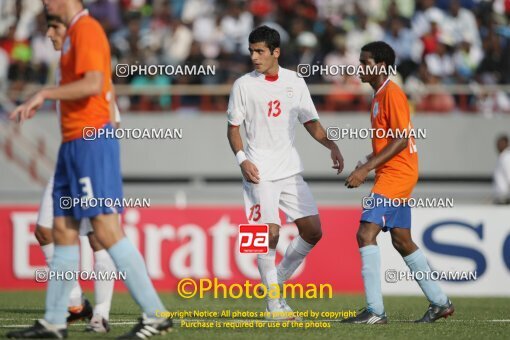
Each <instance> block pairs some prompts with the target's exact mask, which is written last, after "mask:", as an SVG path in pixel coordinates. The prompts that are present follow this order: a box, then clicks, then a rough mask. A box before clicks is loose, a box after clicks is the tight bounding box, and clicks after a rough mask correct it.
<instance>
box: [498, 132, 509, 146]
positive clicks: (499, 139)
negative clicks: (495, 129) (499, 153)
mask: <svg viewBox="0 0 510 340" xmlns="http://www.w3.org/2000/svg"><path fill="white" fill-rule="evenodd" d="M497 141H498V142H499V141H503V142H505V143H507V144H508V135H505V134H501V135H499V136H498V138H497Z"/></svg>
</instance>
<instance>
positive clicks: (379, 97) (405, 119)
mask: <svg viewBox="0 0 510 340" xmlns="http://www.w3.org/2000/svg"><path fill="white" fill-rule="evenodd" d="M370 120H371V122H372V128H373V129H375V130H374V131H382V130H384V131H386V133H385V134H384V136H382V135H383V134H382V133H381V134H380V133H376V134H374V137H373V139H372V149H373V153H374V155H377V154H378V153H379V152H381V150H382V149H383V148H384V147H385V146H386V145H387V144H389V143H390V142H391V140H392V137H393V136H395V137H396V136H397V134H398V133H400V134H405V133H407V132H408V131H409V130H410V129H412V128H413V127H412V124H411V117H410V113H409V104H408V103H407V97H406V95H405V93H404V92H403V91H402V90H401V89H400V87H399V86H398V85H397V84H395V83H394V82H392V81H390V80H387V81H386V82H385V83H384V84H383V85H382V87H381V88H380V89H379V90H378V91H377V93H376V94H375V96H374V99H373V100H372V106H371V110H370ZM389 130H391V131H390V132H388V131H389ZM381 136H382V137H384V138H377V137H381ZM408 136H409V135H408ZM375 174H376V175H375V184H374V188H373V189H372V192H374V193H376V194H380V195H383V196H386V197H388V198H409V197H410V196H411V192H412V191H413V189H414V187H415V185H416V182H417V181H418V152H417V149H416V142H415V140H414V138H413V137H412V136H410V138H409V144H408V146H407V148H406V149H404V150H402V151H401V152H400V153H399V154H397V155H395V156H394V157H393V158H392V159H390V160H389V161H387V162H386V163H385V164H383V165H381V166H380V167H378V168H377V169H376V170H375Z"/></svg>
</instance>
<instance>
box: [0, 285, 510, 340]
mask: <svg viewBox="0 0 510 340" xmlns="http://www.w3.org/2000/svg"><path fill="white" fill-rule="evenodd" d="M86 295H87V296H88V297H89V299H90V300H91V302H92V300H93V294H92V293H91V292H87V293H86ZM160 296H161V298H162V299H163V302H164V304H165V305H166V306H167V308H168V311H189V312H192V313H193V312H194V311H217V312H219V313H221V312H222V311H227V310H230V311H232V312H234V311H241V312H244V311H253V312H260V311H262V310H263V309H264V308H265V304H264V302H263V301H260V300H257V299H238V300H233V299H214V298H212V297H211V296H206V297H205V298H203V299H199V298H192V299H183V298H181V297H179V296H177V295H175V294H169V293H162V294H160ZM44 297H45V292H43V291H37V292H35V291H34V292H30V291H29V292H15V291H10V292H0V337H2V336H3V335H4V334H5V333H6V332H8V331H10V330H12V329H17V328H20V327H24V326H25V325H26V326H28V325H32V324H33V321H34V320H35V319H37V318H41V317H42V316H43V313H44V310H43V309H44ZM452 301H453V303H454V304H455V308H456V311H455V314H454V315H453V317H450V318H448V319H447V320H445V319H441V320H439V321H437V322H436V323H435V324H427V325H421V324H420V325H417V324H413V323H412V322H411V321H412V320H414V319H417V318H419V317H421V316H422V315H423V313H424V312H425V310H426V308H427V306H428V304H427V301H426V300H425V298H423V297H398V296H388V297H385V299H384V302H385V307H386V312H387V314H388V318H389V324H388V325H345V324H341V323H339V322H338V321H339V320H340V319H337V320H333V321H331V322H328V323H327V324H328V325H329V327H330V328H317V327H314V326H313V325H312V324H309V325H312V326H313V327H312V328H308V329H306V330H305V329H303V328H300V327H296V326H297V324H296V325H295V326H294V327H287V328H282V324H280V327H278V328H273V327H271V328H270V327H269V324H268V323H266V322H264V325H263V326H261V327H259V328H253V327H250V328H237V329H231V328H216V327H215V328H212V329H204V328H198V329H197V328H187V327H183V325H182V319H178V320H176V321H177V322H176V327H175V329H174V331H173V332H171V333H169V334H167V335H165V336H160V337H157V338H159V339H208V340H211V339H232V340H234V339H268V340H276V339H292V338H294V339H295V338H296V337H299V338H306V339H319V338H322V339H325V338H329V339H340V338H343V339H352V338H355V339H374V338H375V339H436V338H438V339H444V338H447V339H504V338H507V339H508V338H509V337H510V307H509V306H510V298H465V297H463V298H460V297H459V298H455V297H453V298H452ZM288 302H289V305H290V306H291V307H293V309H294V310H295V311H303V312H304V311H307V310H308V311H310V310H311V311H314V312H334V311H337V312H338V311H347V310H357V309H358V308H359V307H362V306H363V302H364V297H363V296H361V295H335V296H334V297H333V298H331V299H317V300H305V299H303V300H288ZM139 315H140V312H139V309H138V307H137V306H136V304H135V303H134V302H133V300H131V298H130V296H129V295H128V294H127V293H115V295H114V298H113V304H112V311H111V316H110V323H111V327H112V331H111V332H110V333H108V334H106V335H104V334H89V333H85V332H83V330H84V328H85V323H84V322H79V323H76V324H73V325H71V326H70V327H69V337H70V338H83V339H94V338H95V339H103V338H115V337H116V336H118V335H120V334H122V333H124V332H126V331H127V330H129V329H130V328H131V327H132V325H133V323H134V322H135V321H136V319H137V318H138V317H139ZM187 319H188V321H189V320H204V321H213V322H217V324H223V325H224V326H226V325H227V324H230V325H231V324H232V322H233V319H232V318H229V317H223V318H212V319H206V318H200V317H190V318H187ZM322 319H323V318H322ZM235 320H240V322H241V324H242V323H244V325H246V322H252V321H254V320H255V319H253V318H250V319H240V318H236V319H235ZM320 320H321V318H320V317H319V318H318V319H314V320H311V319H304V320H303V322H304V323H306V322H310V321H315V322H317V321H320ZM328 320H332V319H331V318H329V319H328ZM258 321H263V319H259V320H258ZM215 324H216V323H215ZM258 324H259V325H260V324H261V323H260V322H259V323H258ZM273 326H274V324H273ZM315 326H317V324H315Z"/></svg>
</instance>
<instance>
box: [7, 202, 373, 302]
mask: <svg viewBox="0 0 510 340" xmlns="http://www.w3.org/2000/svg"><path fill="white" fill-rule="evenodd" d="M360 213H361V211H360V208H332V207H322V208H320V216H321V221H322V226H323V234H324V235H323V238H322V240H321V241H320V243H319V245H318V247H317V248H316V249H314V250H313V251H312V252H311V253H310V255H309V256H308V257H307V259H306V261H305V262H304V264H303V265H302V267H301V268H299V269H298V271H297V272H296V274H295V276H294V278H293V280H292V281H290V282H296V283H302V284H306V283H314V284H331V285H332V287H333V290H334V291H335V292H362V291H363V283H362V280H361V274H360V258H359V255H358V250H357V245H356V240H355V234H356V230H357V226H358V220H359V217H360ZM36 217H37V207H36V206H26V205H19V206H0V232H1V234H2V238H1V239H0V251H1V256H0V265H1V268H2V271H1V273H2V274H1V275H0V290H13V289H27V290H28V289H45V288H46V284H45V283H38V282H36V281H35V271H36V270H37V269H41V268H44V265H45V263H44V257H43V254H42V251H41V250H40V248H39V246H38V244H37V241H36V239H35V236H34V235H33V231H34V228H35V222H36ZM282 221H284V219H283V216H282ZM245 222H246V217H245V215H244V211H243V209H242V208H241V207H235V206H230V207H228V206H227V207H210V206H203V207H192V208H187V209H177V208H174V207H166V206H158V207H151V208H150V209H128V210H127V211H126V212H125V214H124V215H123V226H124V230H125V231H126V233H127V234H128V236H129V237H130V238H131V240H132V241H133V242H134V243H135V245H136V246H137V247H138V249H140V252H141V253H142V255H143V257H144V258H145V261H146V264H147V269H148V271H149V274H150V276H151V278H152V280H153V282H154V285H155V286H156V288H157V289H158V290H162V291H175V289H176V286H177V282H178V281H179V280H180V279H181V278H185V277H193V278H218V280H219V281H220V282H222V283H225V284H232V283H244V282H245V280H246V279H249V280H250V282H252V283H253V284H255V283H258V282H259V278H258V277H259V275H258V271H257V265H256V260H255V259H256V254H240V253H239V247H238V244H237V242H238V241H237V240H238V225H239V224H241V223H245ZM296 234H297V229H296V227H295V226H294V225H285V226H284V227H283V228H282V231H281V236H280V243H279V247H278V257H277V261H279V260H280V259H281V255H282V254H283V253H284V251H285V248H286V246H287V244H288V243H289V242H290V241H291V240H292V238H293V237H294V236H295V235H296ZM91 258H92V256H91V250H90V249H89V247H88V246H86V247H82V263H81V270H83V271H90V270H92V265H91V264H92V261H91ZM82 284H83V287H84V288H85V289H89V290H90V289H92V287H93V282H92V281H85V282H82ZM117 286H118V287H117ZM117 286H116V287H117V288H119V289H122V290H123V289H125V287H124V285H123V284H122V283H120V282H118V283H117Z"/></svg>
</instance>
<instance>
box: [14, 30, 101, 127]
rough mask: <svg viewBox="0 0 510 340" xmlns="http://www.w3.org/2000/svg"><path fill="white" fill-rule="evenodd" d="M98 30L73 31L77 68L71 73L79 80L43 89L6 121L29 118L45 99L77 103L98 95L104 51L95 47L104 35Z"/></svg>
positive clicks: (21, 120)
mask: <svg viewBox="0 0 510 340" xmlns="http://www.w3.org/2000/svg"><path fill="white" fill-rule="evenodd" d="M99 29H100V28H97V27H91V28H90V29H87V30H80V31H79V32H77V35H76V41H75V44H74V45H73V48H75V53H76V65H77V69H76V70H74V71H75V72H76V73H77V74H82V77H81V78H80V79H79V80H77V81H74V82H71V83H68V84H65V85H60V86H50V87H45V88H43V89H42V90H40V91H39V92H37V93H36V94H35V95H34V96H32V97H31V98H30V99H29V100H27V101H26V102H25V103H23V104H21V105H19V106H18V107H16V109H15V110H14V111H12V112H11V114H10V115H9V118H10V119H13V120H18V121H19V122H23V121H24V120H25V119H30V118H32V117H33V116H34V115H35V113H36V111H37V110H38V109H39V108H40V107H41V106H42V105H43V104H44V101H45V100H77V99H82V98H88V97H91V96H95V95H99V94H101V92H102V90H103V85H104V79H105V75H104V74H103V71H102V70H104V69H106V68H105V65H103V64H104V60H105V58H104V56H103V54H104V53H107V51H105V50H104V49H102V48H101V47H99V46H100V45H99V44H98V43H97V41H98V40H99V39H101V38H102V37H101V36H99V35H100V34H104V32H99V31H98V30H99ZM98 36H99V37H98ZM105 39H106V38H105Z"/></svg>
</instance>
